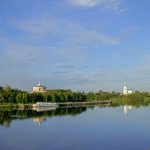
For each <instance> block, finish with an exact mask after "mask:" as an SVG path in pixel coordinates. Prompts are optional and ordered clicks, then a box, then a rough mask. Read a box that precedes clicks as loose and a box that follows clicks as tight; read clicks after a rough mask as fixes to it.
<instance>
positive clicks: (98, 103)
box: [0, 100, 112, 108]
mask: <svg viewBox="0 0 150 150" xmlns="http://www.w3.org/2000/svg"><path fill="white" fill-rule="evenodd" d="M111 103H112V102H111V100H105V101H88V102H64V103H57V104H58V105H59V107H70V106H72V107H73V106H89V105H110V104H111ZM10 107H16V108H32V104H13V103H1V104H0V108H10Z"/></svg>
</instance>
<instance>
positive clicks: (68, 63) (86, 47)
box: [0, 0, 150, 92]
mask: <svg viewBox="0 0 150 150" xmlns="http://www.w3.org/2000/svg"><path fill="white" fill-rule="evenodd" d="M149 6H150V1H147V0H142V1H141V0H134V1H131V0H43V1H41V0H0V86H6V85H10V86H11V87H12V88H19V89H22V90H27V91H31V90H32V87H33V86H35V85H37V84H38V82H39V81H41V84H43V85H45V86H46V87H47V89H71V90H73V91H86V92H88V91H99V90H104V91H119V92H121V91H122V90H123V85H124V84H126V85H127V87H128V88H132V89H133V91H136V90H139V91H150V34H149V33H150V17H149V14H150V9H149Z"/></svg>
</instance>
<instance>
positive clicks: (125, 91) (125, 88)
mask: <svg viewBox="0 0 150 150" xmlns="http://www.w3.org/2000/svg"><path fill="white" fill-rule="evenodd" d="M123 94H124V95H127V94H128V91H127V86H126V85H124V87H123Z"/></svg>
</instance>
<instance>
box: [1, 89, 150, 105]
mask: <svg viewBox="0 0 150 150" xmlns="http://www.w3.org/2000/svg"><path fill="white" fill-rule="evenodd" d="M101 100H112V103H113V104H114V105H115V104H119V105H120V104H135V103H136V104H142V103H143V104H148V103H150V94H149V92H138V91H136V92H135V93H133V94H130V95H121V93H119V92H104V91H102V90H100V91H98V92H88V93H85V92H73V91H71V90H63V89H56V90H47V92H46V93H29V92H26V91H21V90H19V89H12V88H11V87H10V86H6V87H0V103H1V104H3V103H22V104H27V103H36V102H39V101H40V102H85V101H101Z"/></svg>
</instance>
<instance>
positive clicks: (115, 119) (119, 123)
mask: <svg viewBox="0 0 150 150" xmlns="http://www.w3.org/2000/svg"><path fill="white" fill-rule="evenodd" d="M20 149H22V150H48V149H50V150H130V149H131V150H134V149H135V150H148V149H150V106H147V107H143V106H141V107H139V108H136V107H131V106H120V107H98V106H95V107H91V108H89V107H81V108H68V109H65V108H62V109H56V110H49V111H44V110H34V111H33V110H11V111H9V110H1V111H0V150H20Z"/></svg>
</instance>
